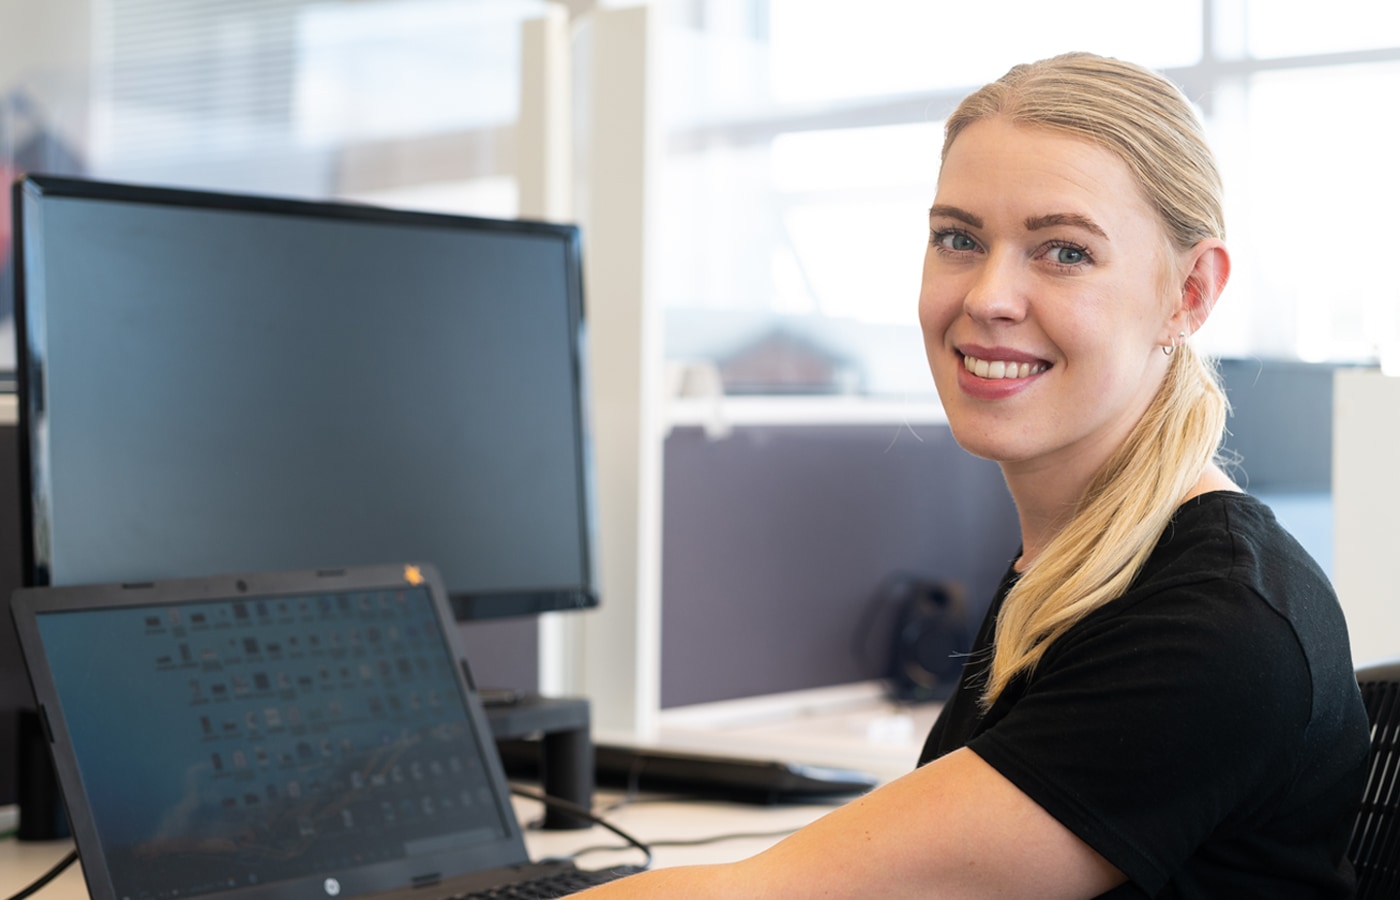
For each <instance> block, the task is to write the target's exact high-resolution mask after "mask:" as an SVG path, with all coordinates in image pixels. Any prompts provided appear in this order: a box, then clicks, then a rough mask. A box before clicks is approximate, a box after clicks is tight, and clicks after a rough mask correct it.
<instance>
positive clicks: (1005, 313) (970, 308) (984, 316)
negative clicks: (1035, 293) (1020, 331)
mask: <svg viewBox="0 0 1400 900" xmlns="http://www.w3.org/2000/svg"><path fill="white" fill-rule="evenodd" d="M1027 290H1028V284H1027V272H1026V271H1025V267H1024V266H1022V265H1021V264H1020V263H1019V261H1018V260H1017V259H1016V258H1015V256H1014V255H1013V254H1011V253H991V254H988V256H987V257H986V258H985V259H984V261H983V263H982V265H981V266H979V267H978V268H977V272H976V275H975V277H974V278H973V279H972V281H971V282H970V283H969V284H968V288H967V293H966V294H965V295H964V296H963V309H964V310H965V311H966V312H967V314H968V315H969V316H971V317H972V318H974V319H976V320H978V321H984V322H1019V321H1021V320H1022V319H1024V318H1025V316H1026V307H1027V296H1026V291H1027Z"/></svg>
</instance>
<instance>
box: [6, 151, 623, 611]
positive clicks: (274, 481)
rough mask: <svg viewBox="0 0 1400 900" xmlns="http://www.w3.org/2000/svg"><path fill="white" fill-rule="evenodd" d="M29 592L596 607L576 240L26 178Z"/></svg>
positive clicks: (572, 231) (23, 381)
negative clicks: (171, 585)
mask: <svg viewBox="0 0 1400 900" xmlns="http://www.w3.org/2000/svg"><path fill="white" fill-rule="evenodd" d="M16 194H17V196H16V204H15V205H16V208H17V212H18V215H17V225H18V228H17V234H16V239H17V245H18V251H19V252H18V254H17V256H18V259H19V267H18V271H17V276H18V281H17V284H18V288H19V289H18V292H17V295H18V296H17V300H18V312H19V327H20V329H21V330H20V378H19V390H20V395H21V396H20V419H21V426H22V431H23V435H24V437H23V440H24V441H25V446H24V447H23V453H24V455H25V457H26V458H25V460H24V461H23V462H22V466H21V468H22V473H23V477H24V479H25V489H26V492H27V494H28V504H27V509H26V511H25V538H26V548H25V553H26V569H27V577H28V579H29V580H30V582H31V583H34V584H75V583H82V582H93V581H137V580H148V579H158V578H173V577H188V576H199V575H214V574H224V573H232V572H251V571H261V570H279V569H295V568H315V567H339V566H349V565H360V564H372V563H381V562H393V561H399V560H404V559H425V560H429V561H431V562H433V563H435V564H436V565H437V567H438V568H439V569H440V570H441V572H442V574H443V578H444V581H445V582H446V584H447V587H448V590H449V592H450V593H451V595H452V598H453V602H454V605H455V608H456V611H457V614H458V616H459V617H461V618H491V617H497V616H506V615H521V614H528V613H535V612H544V611H548V610H554V609H573V608H580V607H586V606H592V605H594V604H596V602H597V594H596V591H595V589H594V583H593V577H592V566H591V560H590V552H591V549H590V538H591V529H590V523H591V511H590V503H589V497H590V483H589V480H590V479H589V474H588V473H589V468H588V454H587V448H588V441H587V434H586V429H585V417H584V409H583V393H584V385H583V360H582V344H583V333H582V327H583V322H582V289H581V275H580V261H579V258H580V250H579V235H578V231H577V229H576V228H575V227H573V226H568V225H554V224H546V223H539V222H516V221H496V220H487V219H479V218H468V217H459V216H445V215H435V214H425V213H409V212H402V211H390V210H384V209H377V208H373V207H359V206H352V205H342V204H332V203H309V202H298V201H287V200H274V199H268V198H253V197H236V196H228V195H222V194H208V193H200V192H191V191H173V190H164V189H152V188H136V187H130V186H119V185H111V184H99V183H94V182H87V181H79V180H72V179H53V178H44V177H31V178H28V179H26V180H24V181H23V182H21V183H20V184H19V185H18V186H17V187H16Z"/></svg>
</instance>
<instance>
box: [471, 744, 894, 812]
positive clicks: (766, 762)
mask: <svg viewBox="0 0 1400 900" xmlns="http://www.w3.org/2000/svg"><path fill="white" fill-rule="evenodd" d="M498 746H499V748H500V751H501V760H502V762H503V763H504V765H505V767H506V771H507V772H508V773H510V774H511V775H512V776H515V777H534V776H535V775H536V774H537V772H538V770H539V758H538V748H537V747H535V746H532V745H531V743H530V742H527V741H502V742H500V743H499V745H498ZM593 753H594V761H595V770H594V771H595V773H596V776H597V780H598V783H599V784H603V785H608V786H611V787H623V788H629V789H632V790H639V791H648V792H653V793H667V792H671V793H684V794H694V795H699V796H702V797H713V798H724V799H728V800H738V801H741V802H750V803H779V802H784V801H800V800H807V799H824V798H830V797H839V796H843V795H851V794H863V793H865V792H866V791H868V790H871V789H872V788H874V787H875V786H876V785H877V784H878V783H879V779H878V778H877V777H876V776H875V775H873V774H870V773H868V772H861V771H857V770H855V769H842V768H832V767H829V766H810V765H803V764H800V763H792V762H783V761H780V760H775V759H757V758H754V759H750V758H746V757H737V756H725V755H721V754H713V753H691V752H682V751H677V750H664V749H659V748H648V747H628V746H622V745H610V744H597V745H594V747H593Z"/></svg>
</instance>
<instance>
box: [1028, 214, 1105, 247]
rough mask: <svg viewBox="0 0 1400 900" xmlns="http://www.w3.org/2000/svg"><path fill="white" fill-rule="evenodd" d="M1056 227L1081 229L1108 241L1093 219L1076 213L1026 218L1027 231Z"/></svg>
mask: <svg viewBox="0 0 1400 900" xmlns="http://www.w3.org/2000/svg"><path fill="white" fill-rule="evenodd" d="M1056 225H1069V226H1072V227H1075V228H1083V229H1084V230H1085V231H1088V232H1090V233H1092V234H1097V235H1098V236H1099V237H1101V238H1104V239H1105V240H1107V239H1108V235H1106V234H1104V231H1103V229H1102V228H1100V227H1099V226H1098V225H1097V224H1096V223H1095V222H1094V220H1093V219H1090V218H1088V217H1087V216H1081V215H1078V214H1076V213H1051V214H1050V215H1048V216H1028V217H1027V218H1026V230H1027V231H1038V230H1039V229H1041V228H1052V227H1054V226H1056Z"/></svg>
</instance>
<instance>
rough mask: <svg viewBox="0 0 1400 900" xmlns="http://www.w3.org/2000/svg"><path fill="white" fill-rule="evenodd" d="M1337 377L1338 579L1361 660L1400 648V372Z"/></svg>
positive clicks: (1348, 372) (1360, 372)
mask: <svg viewBox="0 0 1400 900" xmlns="http://www.w3.org/2000/svg"><path fill="white" fill-rule="evenodd" d="M1335 377H1336V380H1335V382H1334V388H1335V394H1334V407H1333V415H1334V430H1333V435H1332V441H1333V452H1332V502H1333V510H1334V517H1335V527H1334V530H1333V542H1334V548H1333V558H1334V566H1335V574H1334V578H1333V581H1334V582H1335V584H1336V588H1337V594H1338V596H1339V597H1340V598H1341V601H1342V609H1343V610H1344V611H1345V612H1346V616H1347V626H1348V628H1349V629H1350V631H1351V652H1352V657H1353V659H1354V661H1355V662H1356V663H1357V664H1361V663H1366V662H1371V661H1375V660H1378V659H1385V658H1389V657H1396V656H1400V575H1398V574H1397V569H1400V567H1397V566H1396V557H1395V554H1396V549H1397V539H1398V538H1400V527H1397V525H1396V521H1397V516H1398V515H1400V377H1395V376H1388V375H1383V374H1381V373H1380V372H1379V371H1374V370H1356V369H1341V370H1338V372H1337V374H1336V376H1335Z"/></svg>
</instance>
